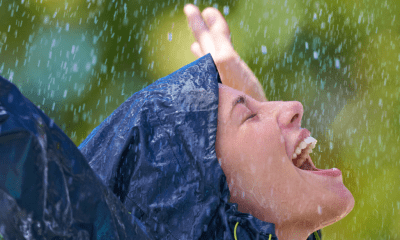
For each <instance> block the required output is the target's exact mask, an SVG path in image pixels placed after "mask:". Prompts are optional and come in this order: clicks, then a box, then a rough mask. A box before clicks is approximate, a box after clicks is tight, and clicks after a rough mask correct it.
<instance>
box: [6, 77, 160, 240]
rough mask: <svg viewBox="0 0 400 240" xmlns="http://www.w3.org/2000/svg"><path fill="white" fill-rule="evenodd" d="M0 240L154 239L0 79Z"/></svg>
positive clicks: (38, 113) (32, 108) (69, 144)
mask: <svg viewBox="0 0 400 240" xmlns="http://www.w3.org/2000/svg"><path fill="white" fill-rule="evenodd" d="M0 213H1V214H0V239H1V237H3V238H4V239H6V240H7V239H153V237H151V236H150V235H148V233H147V232H146V231H145V230H144V229H142V228H141V224H140V223H139V222H135V221H134V219H132V217H131V215H130V214H129V213H128V211H127V210H126V209H125V207H124V205H123V204H122V203H121V201H120V200H119V199H118V198H117V197H116V196H115V194H114V193H113V192H112V190H110V189H109V188H107V187H106V186H105V185H104V184H103V182H102V181H101V179H100V178H99V177H98V176H97V175H96V174H95V172H94V171H93V170H92V168H91V167H90V166H89V164H88V162H87V161H86V159H85V157H84V156H83V155H82V153H81V152H80V151H79V150H78V149H77V147H76V146H75V145H74V143H73V142H72V141H71V140H70V139H69V138H68V137H67V136H66V135H65V134H64V133H63V132H62V130H61V129H60V128H59V127H58V126H57V125H56V124H55V123H54V122H53V120H52V119H50V118H49V117H48V116H46V114H44V113H43V111H42V110H40V109H39V108H37V107H36V106H35V105H34V104H33V103H32V102H30V101H29V100H28V99H27V98H25V97H24V96H23V95H22V94H21V92H20V91H19V90H18V88H17V87H16V86H15V85H14V84H12V83H11V82H9V81H8V80H6V79H4V78H2V77H0Z"/></svg>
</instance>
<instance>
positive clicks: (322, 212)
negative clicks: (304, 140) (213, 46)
mask: <svg viewBox="0 0 400 240" xmlns="http://www.w3.org/2000/svg"><path fill="white" fill-rule="evenodd" d="M240 95H243V96H245V98H246V102H245V103H243V101H242V100H239V101H238V102H237V103H238V104H236V106H235V107H233V108H232V106H233V104H232V102H236V99H237V97H239V96H240ZM254 114H255V115H254ZM302 116H303V106H302V104H301V103H300V102H283V101H276V102H258V101H256V100H254V99H252V98H251V97H250V96H247V95H245V94H244V93H243V92H240V91H237V90H235V89H233V88H230V87H227V86H225V85H222V84H220V85H219V105H218V128H217V140H216V153H217V157H218V159H219V161H220V163H221V167H222V169H223V171H224V173H225V175H226V177H227V182H228V185H229V188H230V192H231V198H230V201H231V202H233V203H237V204H238V206H239V211H241V212H246V213H250V214H252V215H253V216H255V217H257V218H258V219H260V220H263V221H267V222H272V223H275V225H276V227H283V226H286V225H287V226H289V225H290V224H292V225H293V224H297V225H302V226H304V227H307V228H310V229H319V228H322V227H324V226H327V225H329V224H332V223H333V222H336V221H338V220H340V219H341V218H343V217H344V216H345V215H347V214H348V213H349V212H350V211H351V210H352V209H353V206H354V198H353V196H352V194H351V193H350V191H349V190H348V189H347V188H346V187H345V186H344V185H343V180H342V176H341V175H340V176H339V177H331V176H321V175H317V174H315V173H313V172H312V171H307V170H302V169H300V168H297V167H296V166H294V164H293V163H292V160H291V157H290V158H289V154H292V153H293V152H294V149H295V147H297V142H298V137H299V135H300V132H301V130H303V133H304V129H301V128H300V126H301V118H302ZM306 131H307V130H306ZM311 157H312V153H311Z"/></svg>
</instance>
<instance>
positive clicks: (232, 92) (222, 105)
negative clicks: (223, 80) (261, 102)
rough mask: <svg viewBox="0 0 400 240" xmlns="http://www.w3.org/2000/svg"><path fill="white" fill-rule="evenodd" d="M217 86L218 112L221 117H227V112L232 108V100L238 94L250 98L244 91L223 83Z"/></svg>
mask: <svg viewBox="0 0 400 240" xmlns="http://www.w3.org/2000/svg"><path fill="white" fill-rule="evenodd" d="M218 87H219V102H218V114H219V117H220V118H222V119H227V118H229V115H230V114H229V113H230V111H231V108H232V101H233V100H234V99H235V98H236V97H237V96H239V95H244V96H246V98H250V97H249V96H247V95H246V94H245V93H243V92H241V91H238V90H236V89H234V88H231V87H228V86H226V85H223V84H218Z"/></svg>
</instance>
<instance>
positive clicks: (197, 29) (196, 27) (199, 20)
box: [184, 4, 214, 53]
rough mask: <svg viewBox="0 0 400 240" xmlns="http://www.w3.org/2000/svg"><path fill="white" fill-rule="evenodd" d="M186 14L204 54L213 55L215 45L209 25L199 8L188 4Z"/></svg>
mask: <svg viewBox="0 0 400 240" xmlns="http://www.w3.org/2000/svg"><path fill="white" fill-rule="evenodd" d="M184 12H185V14H186V17H187V19H188V22H189V26H190V28H191V29H192V32H193V35H194V37H195V39H196V41H197V42H198V43H199V45H200V48H201V49H202V52H203V53H213V52H214V49H213V48H214V43H213V39H212V37H211V35H210V32H209V29H208V27H207V24H206V23H205V22H204V20H203V17H202V16H201V14H200V10H199V8H198V7H196V6H195V5H192V4H187V5H186V6H185V8H184Z"/></svg>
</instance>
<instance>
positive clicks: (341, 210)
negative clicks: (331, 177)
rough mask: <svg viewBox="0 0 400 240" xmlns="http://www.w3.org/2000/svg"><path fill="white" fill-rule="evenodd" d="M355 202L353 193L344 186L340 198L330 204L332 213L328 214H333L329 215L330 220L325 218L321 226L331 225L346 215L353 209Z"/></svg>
mask: <svg viewBox="0 0 400 240" xmlns="http://www.w3.org/2000/svg"><path fill="white" fill-rule="evenodd" d="M354 203H355V201H354V197H353V195H352V194H351V192H350V191H349V190H348V189H347V188H346V187H344V191H343V192H341V194H340V196H338V199H335V201H334V202H331V203H330V204H329V205H330V208H331V209H330V210H331V211H332V215H331V214H328V215H331V216H329V217H328V220H325V221H324V222H323V223H322V224H321V226H320V228H322V227H326V226H329V225H331V224H333V223H335V222H338V221H340V220H341V219H343V218H344V217H346V216H347V215H348V214H349V213H350V212H351V211H352V210H353V208H354Z"/></svg>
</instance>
